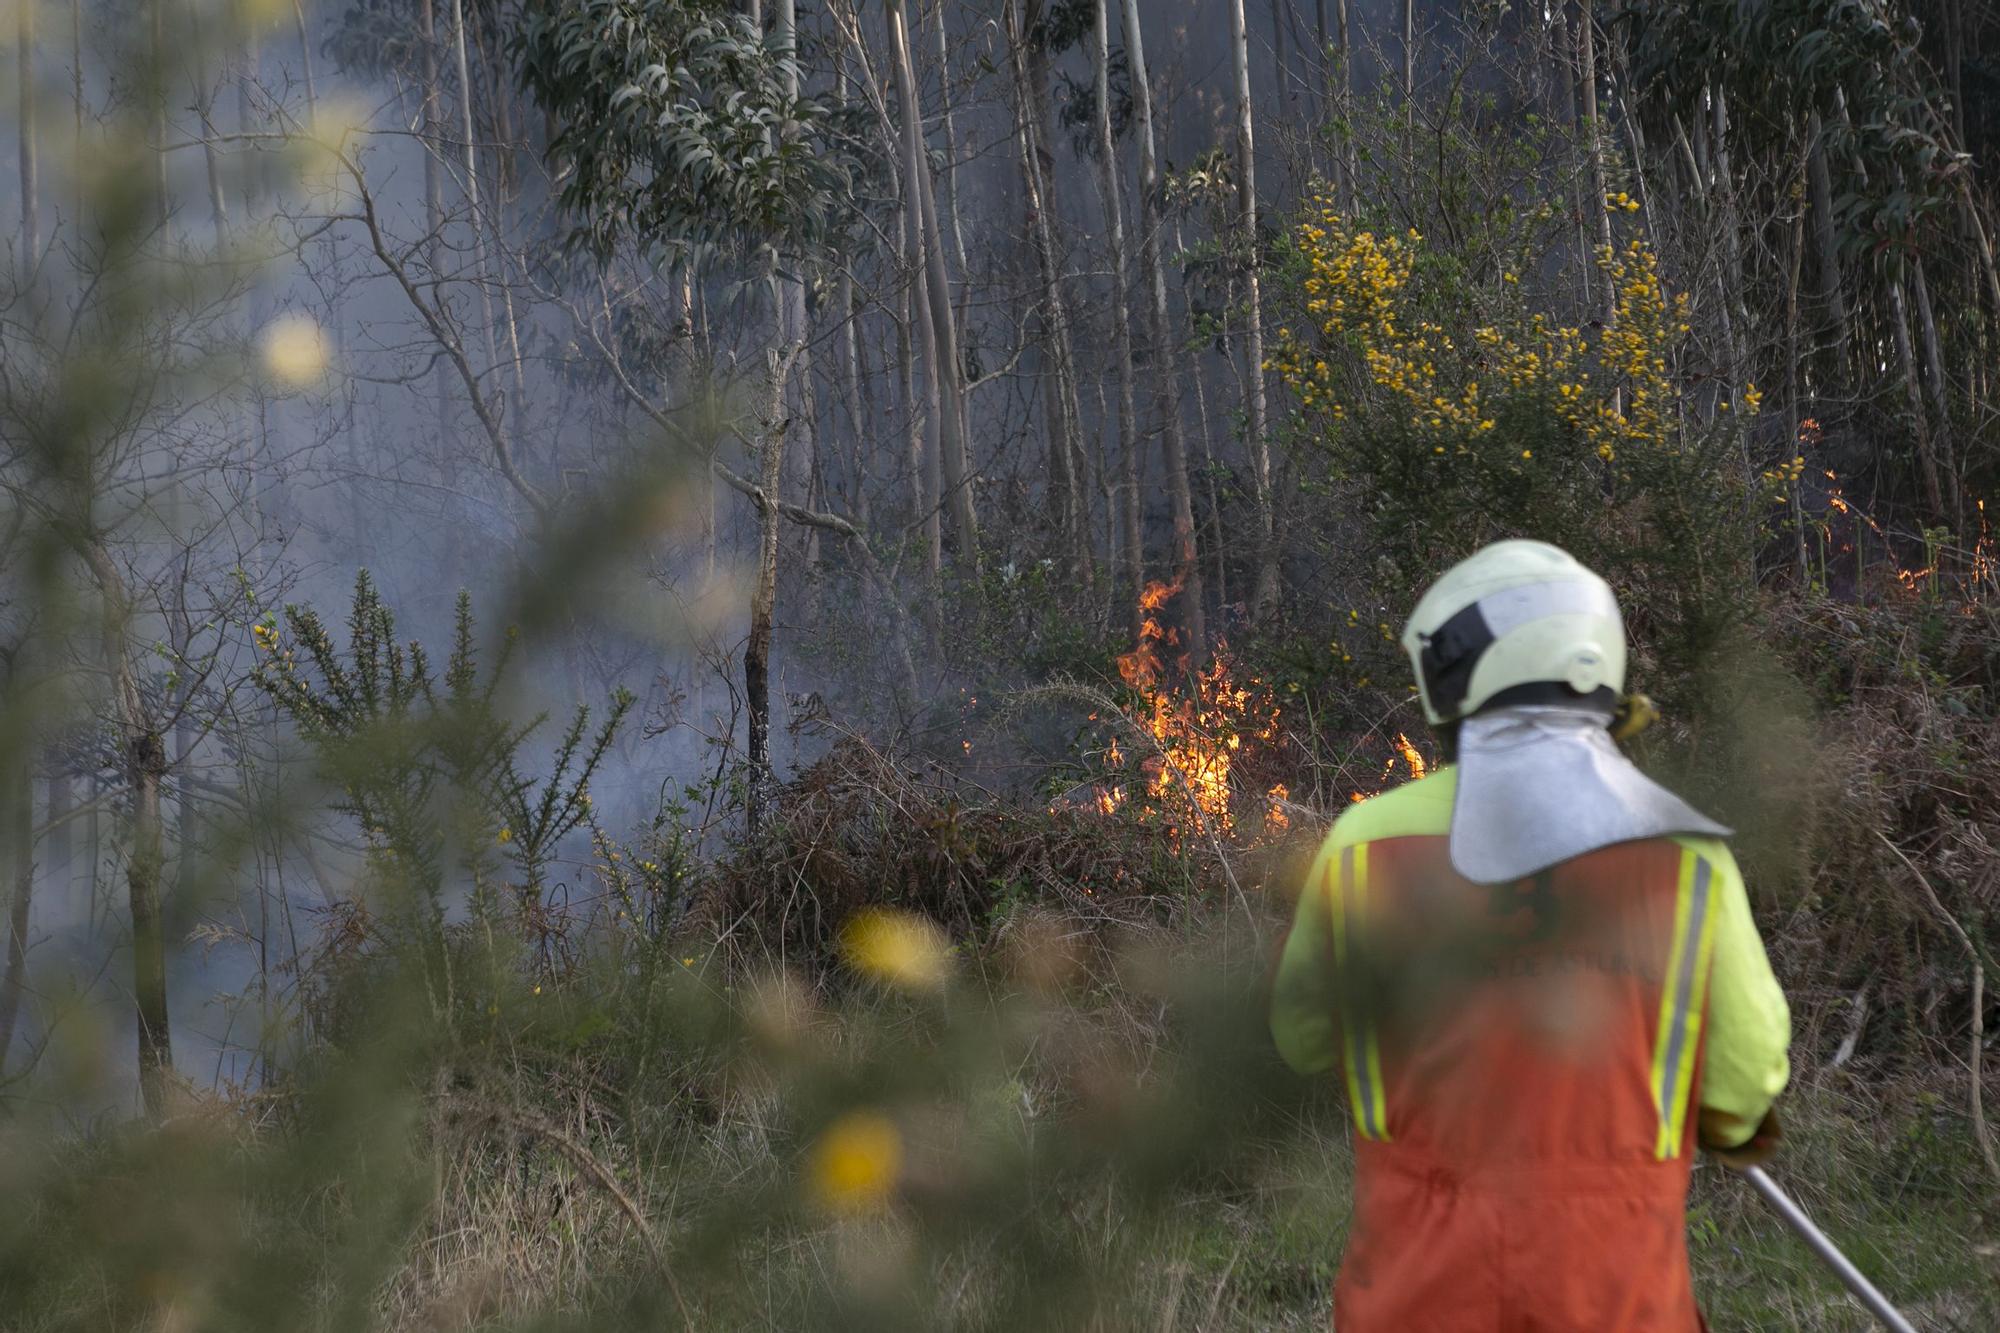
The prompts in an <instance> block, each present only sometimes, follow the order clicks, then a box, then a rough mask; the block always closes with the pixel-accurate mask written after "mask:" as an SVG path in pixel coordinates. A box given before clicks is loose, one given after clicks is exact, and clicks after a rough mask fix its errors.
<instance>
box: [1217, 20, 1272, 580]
mask: <svg viewBox="0 0 2000 1333" xmlns="http://www.w3.org/2000/svg"><path fill="white" fill-rule="evenodd" d="M1229 17H1230V21H1231V22H1232V23H1233V24H1234V29H1233V31H1232V33H1231V36H1232V38H1233V44H1234V49H1235V63H1236V202H1237V227H1238V231H1239V235H1238V241H1237V243H1238V245H1239V246H1240V247H1241V249H1242V255H1241V259H1242V263H1243V287H1244V297H1245V304H1246V306H1247V309H1246V311H1245V321H1246V324H1247V328H1246V329H1245V342H1246V343H1247V348H1246V365H1245V367H1244V372H1245V373H1244V377H1243V383H1244V394H1243V397H1244V404H1243V406H1244V416H1245V417H1246V418H1247V421H1248V433H1249V440H1248V443H1249V446H1250V476H1251V482H1252V484H1253V487H1254V495H1255V499H1256V503H1257V549H1256V561H1257V577H1256V583H1255V584H1254V585H1253V591H1252V594H1251V601H1250V611H1251V615H1252V617H1253V618H1256V619H1262V618H1263V617H1264V615H1265V614H1266V613H1267V612H1269V611H1270V610H1272V609H1273V608H1274V607H1275V606H1276V605H1277V600H1278V565H1277V531H1276V524H1275V521H1274V503H1275V501H1274V497H1273V496H1272V494H1271V445H1270V438H1269V434H1268V431H1267V428H1266V411H1267V403H1266V399H1265V396H1264V302H1263V297H1262V295H1261V290H1260V281H1259V277H1258V272H1257V264H1258V261H1257V156H1256V145H1255V143H1254V141H1253V138H1252V126H1251V115H1250V32H1249V28H1248V26H1247V25H1246V23H1245V21H1244V17H1243V0H1230V4H1229Z"/></svg>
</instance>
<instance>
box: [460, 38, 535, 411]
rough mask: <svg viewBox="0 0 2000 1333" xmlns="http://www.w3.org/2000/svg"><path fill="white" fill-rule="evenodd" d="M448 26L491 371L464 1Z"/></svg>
mask: <svg viewBox="0 0 2000 1333" xmlns="http://www.w3.org/2000/svg"><path fill="white" fill-rule="evenodd" d="M451 26H452V49H453V54H454V56H455V58H456V60H457V62H458V108H459V130H460V132H461V133H463V134H464V135H465V201H466V203H467V204H469V205H470V206H471V208H472V217H471V219H470V222H471V231H472V280H473V282H474V283H476V284H477V285H478V287H479V306H480V313H481V315H482V318H481V319H480V321H479V332H480V335H481V337H482V338H483V339H484V342H485V351H486V369H487V370H489V371H490V370H492V369H493V367H495V366H497V365H498V364H499V363H500V354H499V351H498V349H497V348H496V346H495V344H494V341H493V286H492V282H491V273H490V270H489V268H488V265H487V256H486V230H485V228H484V226H482V225H481V220H480V214H481V213H482V211H483V210H482V208H481V206H480V198H479V153H478V150H477V148H476V147H475V143H476V140H475V137H474V130H473V124H472V67H471V63H470V61H468V60H467V58H466V49H465V48H466V34H465V0H451ZM467 391H468V392H476V388H475V386H472V385H468V386H467ZM496 419H497V414H496ZM516 425H518V423H505V422H503V423H502V427H501V428H502V433H503V435H504V434H508V433H511V428H512V427H514V426H516Z"/></svg>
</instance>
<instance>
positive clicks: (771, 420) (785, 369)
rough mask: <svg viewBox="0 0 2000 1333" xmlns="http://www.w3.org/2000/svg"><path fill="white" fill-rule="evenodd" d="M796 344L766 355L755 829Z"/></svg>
mask: <svg viewBox="0 0 2000 1333" xmlns="http://www.w3.org/2000/svg"><path fill="white" fill-rule="evenodd" d="M797 355H798V344H797V343H791V344H789V345H785V346H780V347H775V348H773V349H771V351H770V352H768V353H767V354H766V361H767V363H768V365H769V367H770V373H771V384H770V390H771V397H770V409H769V412H770V415H769V416H768V417H767V418H766V419H765V422H764V431H763V441H762V452H763V457H762V458H761V459H760V460H759V462H760V463H761V465H762V466H761V467H760V469H759V472H758V478H757V480H758V491H757V495H756V497H755V498H754V504H755V506H756V510H757V582H756V584H755V585H753V586H752V588H751V590H750V637H749V639H748V640H747V641H746V642H745V644H744V646H743V694H744V709H745V711H746V712H747V713H748V715H749V717H748V724H749V726H748V732H749V745H748V748H749V769H750V772H749V784H748V791H747V792H746V795H745V799H744V806H743V812H744V819H745V822H746V823H747V824H748V825H749V829H750V832H752V833H755V832H756V831H757V830H758V828H759V827H760V826H761V825H762V823H763V819H764V803H765V801H766V800H767V799H768V798H769V796H770V792H771V788H772V783H773V777H772V772H771V625H772V619H773V613H774V612H775V610H776V608H777V604H778V524H779V523H780V521H781V514H780V511H779V503H780V499H779V490H778V488H779V487H780V486H781V485H782V484H783V481H784V463H785V430H786V427H787V426H788V425H789V424H790V423H789V422H788V421H787V420H786V419H785V406H786V402H787V399H788V397H789V393H790V389H789V384H788V381H789V380H790V379H791V374H792V369H793V363H794V362H795V361H796V359H797Z"/></svg>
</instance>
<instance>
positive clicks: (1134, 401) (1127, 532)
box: [1092, 0, 1146, 643]
mask: <svg viewBox="0 0 2000 1333" xmlns="http://www.w3.org/2000/svg"><path fill="white" fill-rule="evenodd" d="M1095 36H1096V40H1095V41H1094V42H1093V43H1092V46H1093V47H1094V50H1093V52H1092V54H1093V55H1094V56H1095V57H1096V59H1097V69H1096V74H1097V125H1096V129H1097V166H1098V183H1099V189H1100V190H1101V192H1102V193H1103V196H1104V234H1105V248H1106V251H1107V259H1108V261H1109V263H1110V265H1111V325H1112V340H1113V343H1114V345H1115V347H1116V350H1117V357H1118V470H1119V487H1118V489H1119V503H1118V516H1119V523H1120V525H1121V527H1122V528H1123V543H1124V547H1125V549H1124V566H1125V580H1124V582H1125V587H1124V590H1123V591H1124V595H1125V597H1126V599H1127V614H1128V615H1129V616H1130V618H1131V625H1130V629H1131V634H1132V640H1133V642H1135V643H1136V642H1138V638H1139V620H1140V614H1141V613H1140V610H1139V594H1140V592H1141V591H1142V590H1143V589H1144V588H1145V584H1146V551H1145V534H1144V532H1143V531H1142V529H1141V523H1140V513H1139V420H1138V417H1139V408H1138V386H1137V384H1136V381H1135V377H1134V375H1133V370H1132V302H1131V294H1130V292H1129V290H1128V289H1127V286H1126V271H1125V218H1124V212H1125V208H1124V203H1123V198H1122V192H1121V191H1120V190H1119V188H1118V145H1117V142H1116V140H1115V139H1113V137H1112V134H1111V0H1097V23H1096V34H1095Z"/></svg>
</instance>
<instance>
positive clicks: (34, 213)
mask: <svg viewBox="0 0 2000 1333" xmlns="http://www.w3.org/2000/svg"><path fill="white" fill-rule="evenodd" d="M17 8H18V15H19V20H20V30H19V31H18V32H17V33H15V35H14V40H15V42H16V43H17V45H16V47H15V51H14V56H15V60H16V61H17V70H16V74H17V77H18V78H19V79H20V84H21V148H20V155H21V258H20V265H21V271H22V272H24V273H25V272H28V271H30V270H31V269H32V268H33V267H34V263H35V255H36V251H38V250H40V249H41V246H42V222H41V216H40V200H41V186H40V184H39V183H38V182H37V181H36V179H35V168H36V165H37V162H36V158H35V150H36V143H35V110H36V106H35V4H34V3H33V0H21V3H20V5H19V6H18V7H17ZM6 1054H7V1050H6V1047H4V1046H0V1058H5V1056H6Z"/></svg>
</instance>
